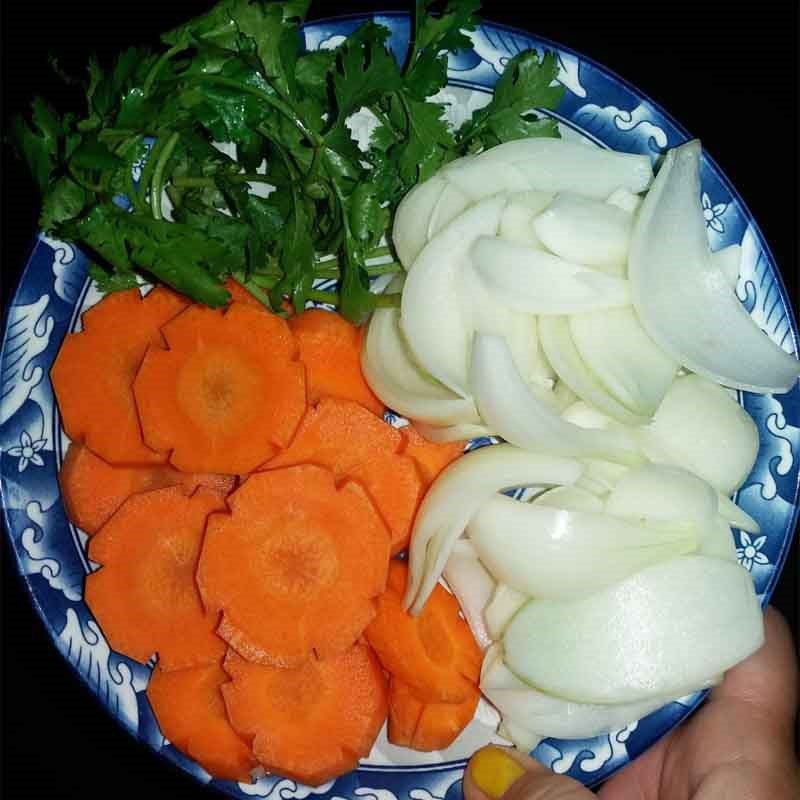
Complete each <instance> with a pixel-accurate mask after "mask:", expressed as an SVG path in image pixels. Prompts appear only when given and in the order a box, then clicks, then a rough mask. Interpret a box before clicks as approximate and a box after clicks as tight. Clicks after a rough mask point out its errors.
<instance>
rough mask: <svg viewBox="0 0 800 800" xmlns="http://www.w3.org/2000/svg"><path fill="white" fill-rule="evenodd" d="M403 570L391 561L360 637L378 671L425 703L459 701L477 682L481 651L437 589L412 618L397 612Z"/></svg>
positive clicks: (441, 590) (405, 570)
mask: <svg viewBox="0 0 800 800" xmlns="http://www.w3.org/2000/svg"><path fill="white" fill-rule="evenodd" d="M407 578H408V568H407V566H406V565H405V563H403V562H400V561H392V563H391V565H390V567H389V579H388V585H387V588H386V591H385V592H384V593H383V594H382V595H381V596H380V597H379V598H378V613H377V615H376V616H375V619H374V620H373V621H372V622H371V623H370V625H369V627H368V628H367V630H366V637H367V640H368V641H369V643H370V644H371V645H372V647H374V648H375V652H376V653H377V655H378V658H379V659H380V661H381V664H383V666H384V669H386V671H387V672H390V673H391V674H392V676H393V677H397V678H398V679H399V680H401V681H402V682H403V683H406V684H408V685H409V686H411V687H412V688H413V690H414V692H415V693H416V695H417V696H418V697H419V699H420V700H423V701H424V702H426V703H439V702H441V703H460V702H463V701H464V700H466V699H467V698H468V697H469V696H470V695H471V693H472V691H473V689H474V688H475V686H476V685H477V683H478V676H479V674H480V667H481V651H480V648H479V647H478V645H477V644H476V643H475V639H474V638H473V636H472V633H471V632H470V630H469V627H468V626H467V623H466V622H465V621H464V620H463V619H462V617H461V616H460V614H459V606H458V601H457V600H456V599H455V597H453V595H451V594H450V593H449V592H448V591H447V590H446V589H445V588H444V587H443V586H441V585H437V586H436V588H435V589H434V591H433V594H432V595H431V596H430V599H429V600H428V602H427V603H426V605H425V608H424V609H423V611H422V613H421V614H420V615H419V616H418V617H412V616H411V615H410V614H409V613H407V612H406V611H404V610H403V594H404V593H405V588H406V580H407Z"/></svg>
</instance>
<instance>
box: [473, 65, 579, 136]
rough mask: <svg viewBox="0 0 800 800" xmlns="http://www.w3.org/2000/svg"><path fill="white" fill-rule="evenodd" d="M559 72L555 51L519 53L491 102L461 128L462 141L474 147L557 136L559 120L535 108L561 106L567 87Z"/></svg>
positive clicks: (506, 70) (497, 86) (499, 82)
mask: <svg viewBox="0 0 800 800" xmlns="http://www.w3.org/2000/svg"><path fill="white" fill-rule="evenodd" d="M557 75H558V60H557V58H556V56H555V55H554V54H553V53H545V54H544V56H543V57H542V58H541V59H540V58H539V56H538V55H537V53H536V52H535V51H533V50H524V51H523V52H521V53H518V54H517V55H515V56H514V58H512V59H511V61H509V62H508V64H507V66H506V68H505V71H504V72H503V74H502V75H501V76H500V78H499V80H498V81H497V84H496V85H495V90H494V96H493V97H492V100H491V102H490V103H489V104H488V105H487V106H484V108H480V109H478V110H477V111H475V112H474V114H473V115H472V119H471V120H468V121H467V122H466V123H464V125H463V126H462V127H461V129H460V130H459V131H458V138H459V142H460V143H461V144H466V143H469V144H470V147H471V149H473V150H474V149H477V147H479V146H482V147H484V148H487V147H493V146H494V145H496V144H500V142H507V141H510V140H512V139H521V138H523V137H526V136H557V135H558V129H557V126H556V123H555V122H554V121H553V120H550V119H542V118H540V117H539V116H538V115H537V114H536V113H535V111H534V110H535V109H537V108H545V109H554V108H557V107H558V104H559V103H560V102H561V98H562V97H563V95H564V91H565V89H564V87H563V86H562V85H561V84H560V83H557V82H556V76H557Z"/></svg>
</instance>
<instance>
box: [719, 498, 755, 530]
mask: <svg viewBox="0 0 800 800" xmlns="http://www.w3.org/2000/svg"><path fill="white" fill-rule="evenodd" d="M717 500H718V501H719V514H720V516H721V517H722V519H724V520H725V522H727V523H728V524H729V525H732V526H733V527H734V528H739V530H742V531H747V532H748V533H761V526H760V525H759V524H758V523H757V522H756V521H755V520H754V519H753V518H752V517H751V516H750V515H749V514H748V513H747V512H746V511H745V510H744V509H742V508H739V506H737V505H736V503H734V502H733V500H731V499H730V497H728V496H727V495H724V494H722V492H719V493H718V495H717Z"/></svg>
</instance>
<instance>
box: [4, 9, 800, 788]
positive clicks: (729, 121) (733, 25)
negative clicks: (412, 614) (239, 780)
mask: <svg viewBox="0 0 800 800" xmlns="http://www.w3.org/2000/svg"><path fill="white" fill-rule="evenodd" d="M210 5H211V3H210V2H207V1H206V2H194V3H187V2H163V0H162V2H158V3H154V2H150V1H149V0H148V1H147V2H142V1H140V2H131V3H114V2H109V3H105V4H102V5H98V6H96V7H95V6H94V5H93V4H89V3H80V2H72V3H58V4H55V3H54V4H52V5H51V4H46V3H40V2H35V1H34V0H6V2H5V3H4V4H3V12H2V13H3V23H2V28H3V53H2V55H3V121H4V125H7V123H8V118H9V114H10V113H11V112H14V111H18V110H21V109H23V108H24V107H25V106H26V104H27V102H28V100H29V98H30V96H31V95H32V94H33V93H42V94H45V95H46V96H49V97H51V98H52V99H54V100H57V99H58V98H59V96H60V95H61V94H62V93H63V89H61V88H60V86H59V85H58V84H57V83H56V82H55V81H54V80H53V79H52V77H51V75H50V73H49V69H48V66H47V55H48V54H50V53H52V54H54V55H56V56H57V57H58V59H59V61H60V63H61V64H62V66H63V67H64V68H65V69H66V70H67V71H68V72H70V73H78V72H80V71H81V69H82V68H83V66H84V64H85V62H86V59H87V57H88V55H89V53H90V52H92V51H95V52H97V53H98V54H99V56H100V58H101V61H104V62H107V61H108V60H109V59H110V58H112V57H113V56H114V55H115V54H116V53H117V52H118V51H119V50H120V49H122V48H123V47H124V46H127V45H130V44H139V43H146V42H155V38H156V37H157V35H158V34H159V33H160V32H161V31H163V30H166V29H168V28H170V27H171V26H173V25H174V24H176V23H178V22H181V21H183V20H184V19H185V18H187V17H188V16H190V15H192V14H194V13H198V12H200V11H201V10H203V9H205V8H206V7H208V6H210ZM376 5H378V4H376V3H375V2H372V3H369V2H365V3H348V2H344V3H330V2H326V3H322V2H320V3H316V4H315V5H314V7H313V10H312V18H313V17H323V16H331V15H334V14H340V13H347V12H357V11H362V10H369V9H370V8H373V9H374V8H375V7H376ZM381 5H383V7H384V8H389V9H393V8H399V9H402V8H403V7H404V6H403V3H402V2H401V1H400V0H398V2H394V3H391V2H388V0H387V2H386V3H385V5H384V4H381ZM483 15H484V17H485V18H487V19H490V20H494V21H497V22H502V23H506V24H509V25H516V26H519V27H523V28H527V29H528V30H530V31H533V32H535V33H538V34H540V35H543V36H546V37H549V38H552V39H554V40H555V41H557V42H562V43H564V44H566V45H569V46H571V47H573V48H575V49H576V50H578V51H580V52H583V53H585V54H587V55H589V56H591V57H593V58H594V59H596V60H598V61H599V62H601V63H602V64H604V65H606V66H608V67H610V68H611V69H613V70H615V71H616V72H618V73H619V74H620V75H623V76H624V77H626V78H628V79H629V80H631V81H632V82H633V83H635V84H636V85H637V86H638V87H639V88H640V89H642V90H643V91H644V92H646V93H647V94H649V95H650V96H651V97H652V98H653V99H654V100H655V101H656V102H657V103H660V104H661V105H662V106H663V107H665V108H667V109H668V110H669V111H670V112H671V113H672V114H673V115H674V116H675V117H676V118H677V119H678V120H679V121H680V122H682V123H683V124H684V125H685V126H686V127H687V128H688V129H689V130H690V131H691V132H692V133H693V134H695V135H697V136H699V137H700V138H701V139H702V140H703V143H704V146H705V147H706V149H707V150H708V151H709V152H710V153H711V155H712V156H713V157H714V158H715V159H716V160H717V162H718V163H719V164H720V165H721V166H722V168H723V169H724V170H725V172H726V173H727V174H728V176H729V177H730V178H731V180H732V181H733V184H734V185H735V186H736V187H737V188H738V190H739V191H740V193H741V194H742V196H743V197H744V200H745V202H746V203H747V204H748V205H749V206H750V208H751V210H752V211H753V213H754V214H755V217H756V219H757V220H758V221H759V224H760V225H761V227H762V230H763V232H764V235H765V236H766V238H767V241H768V242H769V243H770V246H771V247H772V249H773V252H774V255H775V258H776V259H777V262H778V264H779V266H780V268H781V271H782V273H783V276H784V279H785V280H786V282H787V284H788V288H789V291H790V294H791V296H792V297H793V298H794V304H795V306H796V305H797V266H796V265H797V226H798V209H797V178H798V172H797V150H798V137H797V95H798V86H797V73H798V63H797V24H798V21H797V3H793V2H787V1H786V0H782V2H748V3H741V4H738V3H737V4H735V3H733V2H730V0H728V2H719V0H701V1H698V2H692V3H689V2H669V3H650V2H644V1H643V2H639V3H636V4H633V3H631V4H628V3H614V2H611V1H610V0H606V2H591V3H589V2H586V3H583V2H558V0H550V1H549V2H547V1H545V0H541V2H524V3H507V2H490V0H485V7H484V11H483ZM2 184H3V185H2V198H3V208H2V241H3V259H2V273H0V274H1V275H2V282H3V301H4V303H3V307H5V304H6V303H7V302H8V298H9V295H10V293H11V292H12V291H13V288H14V286H15V284H16V281H17V278H18V275H19V269H20V266H21V265H22V264H23V262H24V259H25V256H26V254H27V250H28V248H29V246H30V244H31V242H32V237H33V233H34V230H35V221H36V215H37V204H36V197H35V196H34V195H33V194H32V192H31V190H30V188H29V184H28V183H27V177H26V174H25V172H24V171H23V170H22V169H21V168H20V167H19V165H18V164H16V163H15V162H14V161H13V160H12V159H10V158H9V157H8V153H7V151H6V150H5V149H3V174H2ZM4 545H5V541H4ZM3 556H4V565H3V664H2V666H3V748H2V756H3V764H2V776H3V788H4V793H5V797H7V798H12V800H17V798H73V797H74V798H78V797H81V798H85V799H86V800H92V798H104V800H105V799H106V798H108V797H109V796H116V797H118V796H131V797H133V796H143V797H144V796H149V797H153V798H172V799H174V800H178V798H188V797H194V798H197V797H206V796H211V795H212V794H213V793H212V792H208V791H207V790H204V789H203V788H201V787H199V786H198V785H197V784H196V783H194V782H193V781H191V780H190V779H189V778H187V777H185V776H184V775H183V774H181V773H179V772H178V771H177V770H174V769H172V768H170V767H169V766H168V765H167V764H166V763H165V762H163V761H161V760H160V759H158V758H156V757H155V756H154V755H153V754H152V753H150V752H149V751H147V750H145V749H144V748H143V747H141V746H140V745H138V744H136V743H135V742H134V741H133V740H132V739H131V738H130V737H129V736H128V735H127V734H126V733H124V732H123V731H122V729H121V728H119V727H118V726H117V725H116V724H115V723H114V722H113V721H112V720H111V718H110V717H108V716H106V714H105V713H104V711H103V710H102V709H101V708H100V706H99V705H97V704H96V703H95V702H94V701H93V698H92V697H91V696H90V695H89V693H88V692H87V691H86V690H85V689H84V688H83V685H82V684H81V683H79V681H78V680H77V679H76V678H75V677H74V676H73V674H72V672H71V670H70V668H69V667H68V666H67V664H66V663H65V662H64V661H63V660H62V659H61V656H60V655H59V654H58V653H57V652H56V650H55V649H54V647H53V646H52V644H51V642H50V639H49V637H48V634H47V633H46V631H45V629H44V627H43V626H42V624H41V622H40V621H39V619H38V618H37V616H36V614H35V613H34V611H33V608H32V607H31V605H30V603H29V600H28V598H27V596H26V593H25V591H24V588H23V586H22V583H21V582H20V581H19V579H18V577H17V576H16V574H15V566H14V563H13V557H12V556H11V554H10V552H9V550H8V548H7V547H4V548H3ZM773 602H774V604H775V605H777V606H778V607H779V608H781V610H782V611H783V612H784V614H786V615H787V617H789V618H790V621H791V622H792V624H793V628H794V630H795V632H796V631H797V625H796V623H797V557H796V548H795V552H794V553H793V556H792V559H791V560H790V562H789V564H788V565H787V569H786V571H785V573H784V576H783V578H782V580H781V584H780V586H779V589H778V592H777V593H776V596H775V599H774V601H773Z"/></svg>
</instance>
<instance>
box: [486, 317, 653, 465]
mask: <svg viewBox="0 0 800 800" xmlns="http://www.w3.org/2000/svg"><path fill="white" fill-rule="evenodd" d="M470 384H471V386H472V390H473V393H474V397H475V403H476V405H477V407H478V411H479V412H480V415H481V417H482V418H483V420H484V422H485V423H486V425H487V426H488V427H489V428H491V429H492V430H493V431H495V432H496V433H497V434H498V435H499V436H502V437H503V438H504V439H505V440H506V441H508V442H511V443H512V444H515V445H517V447H523V448H525V449H527V450H532V451H538V452H544V453H552V454H555V455H564V456H576V457H579V458H588V457H591V456H599V457H601V458H604V459H608V460H611V461H621V462H622V463H625V464H631V463H637V462H639V461H641V460H642V457H641V455H640V452H639V449H638V447H637V445H636V442H635V439H634V438H633V437H631V436H629V435H627V433H626V432H625V431H622V430H589V429H586V428H580V427H578V426H577V425H573V424H572V423H570V422H566V421H565V420H563V419H562V418H561V417H560V416H559V415H558V413H557V412H556V411H554V410H553V409H552V408H550V407H548V406H547V405H546V404H545V403H543V402H542V401H541V400H539V399H538V398H537V397H536V396H535V395H534V393H533V392H532V391H531V390H530V387H528V386H527V385H526V384H525V382H524V381H523V380H522V378H521V377H520V374H519V371H518V370H517V368H516V366H515V364H514V361H513V359H512V357H511V351H510V349H509V347H508V344H507V343H506V342H505V340H504V339H502V338H500V337H499V336H492V335H489V334H481V333H479V334H477V335H476V336H475V341H474V343H473V347H472V369H471V371H470Z"/></svg>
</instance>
